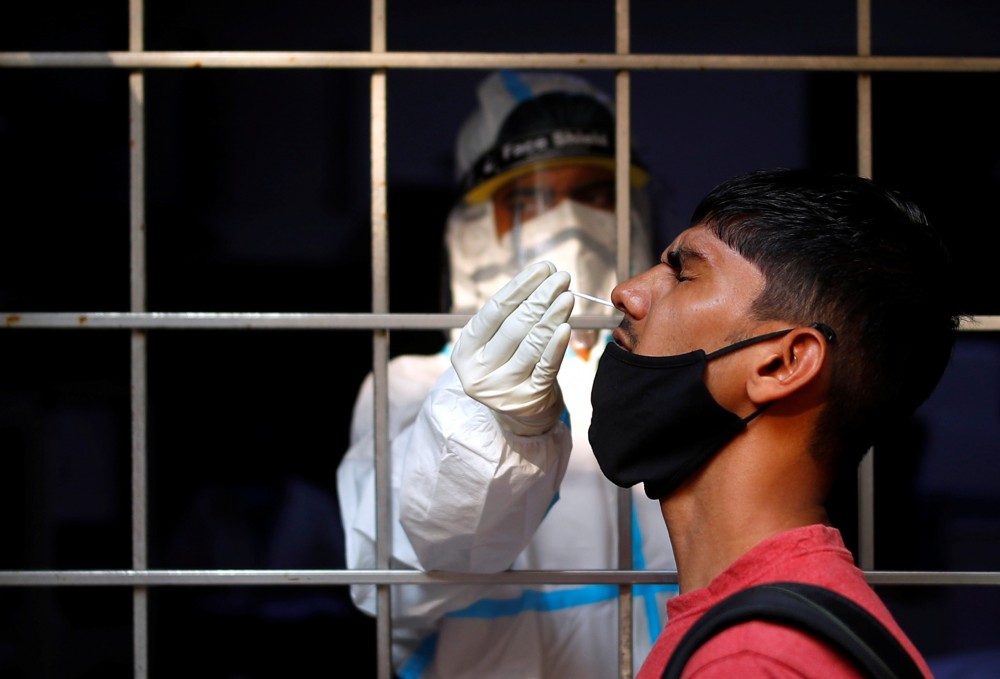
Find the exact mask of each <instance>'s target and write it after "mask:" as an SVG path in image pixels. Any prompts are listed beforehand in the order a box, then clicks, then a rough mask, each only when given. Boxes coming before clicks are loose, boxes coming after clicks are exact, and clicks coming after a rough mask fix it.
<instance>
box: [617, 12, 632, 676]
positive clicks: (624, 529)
mask: <svg viewBox="0 0 1000 679" xmlns="http://www.w3.org/2000/svg"><path fill="white" fill-rule="evenodd" d="M629 49H631V45H630V34H629V2H628V0H615V53H616V54H628V52H629ZM631 85H632V80H631V73H629V72H628V71H626V70H621V71H617V72H616V73H615V197H616V198H615V219H616V227H617V243H618V260H617V266H618V280H620V281H624V280H627V279H628V278H629V277H630V275H631V272H630V268H631V266H630V265H631V261H632V256H631V255H632V248H631V245H632V238H631V233H632V219H631V216H632V204H631V197H632V194H631V190H632V189H631V182H630V181H629V174H630V172H629V170H630V168H631V147H632V145H631V143H630V141H629V140H630V138H631V118H632V115H631V111H632V109H631V101H632V86H631ZM617 498H618V503H617V504H618V567H619V568H622V569H628V570H631V568H632V491H631V490H630V489H628V488H619V489H618V493H617ZM632 606H633V601H632V586H631V585H628V584H623V585H619V586H618V676H619V677H620V679H631V677H632V671H633V670H632V664H633V658H632V635H633V630H632Z"/></svg>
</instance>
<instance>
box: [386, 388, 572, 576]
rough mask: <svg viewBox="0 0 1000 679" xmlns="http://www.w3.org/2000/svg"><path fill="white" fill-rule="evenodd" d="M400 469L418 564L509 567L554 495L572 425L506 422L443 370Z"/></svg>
mask: <svg viewBox="0 0 1000 679" xmlns="http://www.w3.org/2000/svg"><path fill="white" fill-rule="evenodd" d="M408 445H409V449H408V450H407V451H406V455H405V462H404V464H403V469H402V479H401V481H402V485H401V492H400V496H399V501H400V514H399V517H400V523H401V525H402V527H403V529H404V530H405V531H406V535H407V536H408V537H409V543H410V545H411V546H412V549H413V551H414V553H415V555H416V557H417V558H418V560H419V562H420V565H421V567H422V568H423V569H424V570H452V571H464V572H497V571H502V570H505V569H507V568H509V567H510V565H511V564H512V563H513V562H514V559H516V558H517V556H518V554H520V553H521V551H522V550H523V549H524V548H525V546H526V545H527V544H528V542H529V541H530V540H531V538H532V536H533V535H534V533H535V530H536V529H537V527H538V525H539V523H540V522H541V521H542V519H543V518H544V517H545V513H546V512H547V511H548V509H549V507H550V506H551V505H552V502H553V501H554V500H555V499H556V495H557V492H558V489H559V484H560V483H561V481H562V478H563V476H564V474H565V472H566V466H567V464H568V461H569V455H570V450H571V448H572V438H571V435H570V431H569V427H568V426H567V425H566V424H565V423H564V422H559V423H557V424H556V425H555V426H554V427H552V428H551V429H550V430H549V431H547V432H546V433H544V434H540V435H537V436H519V435H517V434H512V433H510V432H509V431H506V430H504V429H503V428H502V427H501V426H500V424H499V423H498V421H497V418H496V417H495V416H494V414H493V412H492V411H491V410H490V409H489V408H488V407H486V406H484V405H483V404H481V403H479V402H477V401H475V400H473V399H472V398H470V397H469V396H467V395H466V394H465V392H464V391H463V390H462V386H461V384H460V383H459V381H458V378H457V376H456V375H455V373H454V371H453V370H451V369H449V370H448V371H447V372H446V373H445V374H444V375H442V377H441V379H440V380H439V381H438V383H437V384H436V385H435V386H434V388H433V389H432V391H431V393H430V395H429V396H428V398H427V399H426V400H425V401H424V404H423V407H422V408H421V410H420V413H419V414H418V415H417V418H416V422H415V423H414V426H413V430H412V432H411V438H410V440H409V444H408Z"/></svg>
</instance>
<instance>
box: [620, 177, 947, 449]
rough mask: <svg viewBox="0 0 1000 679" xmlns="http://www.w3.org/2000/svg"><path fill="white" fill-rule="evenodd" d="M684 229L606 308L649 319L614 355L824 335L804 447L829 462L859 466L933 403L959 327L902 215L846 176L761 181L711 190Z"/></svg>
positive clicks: (938, 256) (906, 210)
mask: <svg viewBox="0 0 1000 679" xmlns="http://www.w3.org/2000/svg"><path fill="white" fill-rule="evenodd" d="M691 224H692V228H691V229H689V230H688V231H685V232H684V233H683V234H681V235H680V236H679V237H678V239H677V240H676V241H675V242H674V243H673V244H672V245H671V246H670V247H669V248H668V249H667V251H666V252H665V253H664V256H663V258H662V261H663V267H664V268H665V271H666V273H664V274H656V273H655V272H654V270H655V268H654V270H651V272H652V273H649V274H644V275H643V276H647V278H646V279H645V280H642V279H643V277H639V278H638V279H634V280H636V281H640V284H639V285H635V284H633V283H631V282H626V283H623V284H622V285H621V286H619V290H617V291H616V297H617V298H618V300H624V299H626V298H627V297H628V296H629V295H632V296H637V298H638V297H641V296H644V295H648V296H649V300H647V301H645V302H643V305H644V306H643V305H637V306H638V307H641V308H643V309H647V308H648V310H646V311H642V312H641V314H642V315H643V316H644V317H645V318H644V319H643V320H642V324H643V325H642V334H641V335H639V334H638V333H637V336H636V337H634V338H632V339H628V338H627V337H628V336H627V335H626V334H623V337H626V340H625V341H626V343H631V344H632V345H633V346H632V347H627V348H631V349H632V350H633V351H635V350H636V347H637V346H638V347H640V348H641V350H640V351H638V353H647V354H648V353H650V351H655V348H656V347H657V345H656V344H655V343H654V338H656V336H657V335H658V334H659V335H660V336H661V341H660V345H661V346H663V347H665V349H666V351H678V352H680V351H690V350H692V349H694V348H695V347H694V346H685V345H684V342H695V343H698V342H699V339H697V338H701V340H700V341H704V342H707V343H711V346H703V347H701V348H703V349H705V350H706V351H712V350H714V349H717V348H719V347H720V346H722V344H724V343H725V342H735V341H737V340H740V339H744V338H746V337H749V336H752V335H754V334H760V333H761V332H767V331H773V330H779V329H782V328H798V330H796V331H795V332H793V333H792V334H790V335H787V336H785V337H783V338H781V339H775V340H771V342H772V343H773V344H774V345H775V346H778V345H779V344H780V343H781V342H786V343H787V342H791V341H792V340H791V339H787V338H792V337H795V336H796V335H797V334H801V333H813V334H814V335H817V336H816V337H815V338H814V339H815V342H814V343H813V345H814V346H817V347H819V346H820V345H821V343H822V342H821V340H820V337H819V336H818V334H817V333H816V332H815V330H814V329H810V328H811V326H812V325H813V324H815V323H822V324H825V326H829V327H830V328H832V329H833V332H834V334H835V339H832V340H831V339H830V338H829V337H828V338H826V340H827V341H826V342H825V350H824V351H823V352H822V354H820V355H822V356H824V357H825V358H824V359H823V362H824V364H825V366H826V367H825V371H824V374H825V375H828V387H827V391H826V394H825V395H824V397H823V398H822V402H823V406H824V407H823V410H822V413H821V415H820V417H819V419H818V420H817V425H816V428H815V430H814V433H813V437H812V442H811V448H812V449H813V450H814V451H816V452H817V453H818V454H819V455H820V456H822V457H823V458H824V459H826V460H828V461H829V462H835V461H836V462H845V463H846V462H855V461H856V460H857V459H860V456H861V455H862V454H863V453H864V451H865V450H866V449H867V447H868V446H869V445H871V444H872V443H873V442H874V440H875V438H876V437H877V436H878V434H879V433H880V431H881V430H882V429H883V428H885V427H886V426H888V425H891V424H894V423H896V422H898V421H899V420H900V419H901V418H905V417H908V416H909V415H910V414H911V413H912V412H913V411H914V410H915V409H916V407H917V406H919V405H920V403H922V402H923V401H924V400H925V399H926V398H927V396H928V395H929V394H930V392H931V391H932V390H933V388H934V387H935V385H936V384H937V382H938V380H939V379H940V377H941V374H942V373H943V371H944V368H945V366H946V364H947V362H948V359H949V356H950V353H951V348H952V344H953V341H954V336H955V330H956V328H957V326H958V320H959V319H958V316H957V315H956V313H955V308H954V305H955V296H954V294H953V291H952V289H951V285H950V280H949V279H948V274H947V272H948V271H949V266H950V265H949V260H948V255H947V252H946V250H945V248H944V246H943V244H942V242H941V240H940V239H939V237H938V236H937V234H936V233H935V231H934V230H933V228H932V227H931V226H930V224H929V222H928V220H927V218H926V216H925V215H924V214H923V213H922V212H921V211H920V209H919V208H918V207H917V206H915V205H914V204H913V203H911V202H909V201H907V200H906V199H904V198H903V197H901V196H900V195H898V194H896V193H894V192H892V191H887V190H885V189H882V188H879V187H878V186H876V185H874V184H873V183H871V182H870V181H868V180H866V179H863V178H859V177H856V176H849V175H839V174H825V173H819V172H810V171H802V170H770V171H762V172H754V173H749V174H746V175H743V176H739V177H736V178H734V179H731V180H729V181H727V182H724V183H723V184H721V185H720V186H718V187H717V188H716V189H714V190H713V191H712V192H711V193H709V195H708V196H706V198H705V199H704V200H703V201H702V202H701V204H700V205H699V206H698V207H697V208H696V210H695V212H694V214H693V216H692V219H691ZM939 271H941V272H944V275H937V276H936V275H933V272H939ZM667 274H669V275H667ZM710 285H711V286H714V289H709V286H710ZM657 286H658V287H657ZM655 319H659V322H656V320H655ZM713 324H714V325H713ZM628 328H629V324H628V323H626V325H625V329H626V330H628ZM802 328H805V329H806V330H802ZM803 337H805V339H806V340H808V339H809V338H808V337H806V336H805V335H803ZM831 337H833V335H831ZM671 342H672V343H673V346H671ZM777 355H779V354H776V356H777ZM794 359H795V356H791V357H790V359H789V360H794ZM709 386H710V387H711V386H712V383H711V382H710V385H709ZM715 395H716V397H717V398H719V397H720V395H719V394H715ZM722 397H723V398H725V395H724V394H723V395H722ZM720 402H724V401H721V400H720ZM772 405H773V404H772ZM740 414H741V416H742V415H744V414H743V413H740ZM841 451H844V452H846V453H847V454H846V455H844V456H841V455H840V452H841ZM834 455H836V457H834Z"/></svg>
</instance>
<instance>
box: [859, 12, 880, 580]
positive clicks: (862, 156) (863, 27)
mask: <svg viewBox="0 0 1000 679" xmlns="http://www.w3.org/2000/svg"><path fill="white" fill-rule="evenodd" d="M857 22H858V26H857V28H858V33H857V43H858V55H859V56H868V55H870V54H871V7H870V4H869V0H858V2H857ZM856 87H857V93H858V110H857V124H858V140H857V144H858V174H859V175H860V176H862V177H868V178H871V176H872V163H873V160H872V158H873V157H872V77H871V74H870V73H858V76H857V85H856ZM875 454H876V452H875V450H874V449H869V450H868V454H867V455H865V457H864V459H863V460H862V461H861V464H860V466H859V467H858V565H859V566H860V567H861V568H867V569H871V568H874V567H875Z"/></svg>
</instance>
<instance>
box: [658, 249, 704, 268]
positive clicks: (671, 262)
mask: <svg viewBox="0 0 1000 679" xmlns="http://www.w3.org/2000/svg"><path fill="white" fill-rule="evenodd" d="M704 259H705V256H704V255H703V254H702V253H701V252H699V251H698V250H693V249H691V248H689V247H686V246H684V245H678V246H676V247H673V248H670V249H669V250H667V256H666V262H665V263H666V264H667V266H669V267H671V268H672V269H676V270H677V271H680V270H681V269H683V268H684V265H685V264H687V263H689V262H691V261H698V262H700V261H704Z"/></svg>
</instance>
